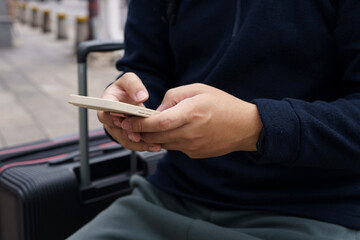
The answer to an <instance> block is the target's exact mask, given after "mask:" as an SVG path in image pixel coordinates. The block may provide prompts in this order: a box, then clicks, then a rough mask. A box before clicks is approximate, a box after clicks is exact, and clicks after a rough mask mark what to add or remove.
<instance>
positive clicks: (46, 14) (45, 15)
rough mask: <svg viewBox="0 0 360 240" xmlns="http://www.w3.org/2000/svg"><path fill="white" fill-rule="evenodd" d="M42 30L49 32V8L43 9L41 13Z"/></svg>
mask: <svg viewBox="0 0 360 240" xmlns="http://www.w3.org/2000/svg"><path fill="white" fill-rule="evenodd" d="M42 18H43V21H42V31H43V33H48V32H51V18H50V10H49V9H45V10H44V11H43V15H42Z"/></svg>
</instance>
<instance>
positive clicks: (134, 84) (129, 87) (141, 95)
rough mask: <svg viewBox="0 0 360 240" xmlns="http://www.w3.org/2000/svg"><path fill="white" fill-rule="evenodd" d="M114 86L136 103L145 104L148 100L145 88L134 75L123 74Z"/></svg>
mask: <svg viewBox="0 0 360 240" xmlns="http://www.w3.org/2000/svg"><path fill="white" fill-rule="evenodd" d="M114 84H115V85H116V86H118V87H120V88H121V89H123V90H124V91H125V92H126V93H127V95H128V96H129V97H130V98H131V99H132V100H133V101H135V102H137V103H142V102H145V101H146V100H147V99H148V98H149V93H148V91H147V90H146V87H145V86H144V84H143V83H142V81H141V79H140V78H139V77H138V76H137V75H136V74H135V73H125V74H124V75H122V76H121V77H120V78H119V79H118V80H116V81H115V83H114Z"/></svg>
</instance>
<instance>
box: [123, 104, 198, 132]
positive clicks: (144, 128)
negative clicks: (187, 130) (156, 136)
mask: <svg viewBox="0 0 360 240" xmlns="http://www.w3.org/2000/svg"><path fill="white" fill-rule="evenodd" d="M191 111H192V106H190V104H186V103H183V102H182V103H179V104H178V105H176V106H175V107H172V108H169V109H167V110H165V111H163V112H161V113H160V114H155V115H153V116H151V117H148V118H139V117H130V118H127V119H125V120H124V121H123V122H122V124H121V126H122V128H123V129H125V130H127V131H132V132H140V133H144V132H164V131H169V130H172V129H176V128H178V127H181V126H183V125H185V124H186V123H188V122H189V116H190V114H189V112H191Z"/></svg>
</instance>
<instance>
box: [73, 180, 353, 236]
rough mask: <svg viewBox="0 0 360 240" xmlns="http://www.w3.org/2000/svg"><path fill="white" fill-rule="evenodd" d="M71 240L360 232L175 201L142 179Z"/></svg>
mask: <svg viewBox="0 0 360 240" xmlns="http://www.w3.org/2000/svg"><path fill="white" fill-rule="evenodd" d="M131 185H132V187H133V188H134V191H133V193H132V194H131V195H129V196H126V197H122V198H120V199H118V200H117V201H115V202H114V203H113V204H112V205H111V206H110V207H109V208H108V209H106V210H105V211H103V212H102V213H100V214H99V215H98V216H97V217H96V218H95V219H94V220H93V221H91V222H90V223H89V224H87V225H86V226H84V227H83V228H82V229H80V230H79V231H78V232H76V233H75V234H74V235H73V236H71V237H70V238H68V240H95V239H96V240H115V239H121V240H123V239H124V240H227V239H240V240H360V231H354V230H351V229H347V228H345V227H342V226H339V225H334V224H330V223H325V222H321V221H316V220H312V219H306V218H299V217H292V216H285V215H279V214H273V213H269V212H262V211H217V210H215V211H214V210H211V209H209V208H206V207H203V206H200V205H198V204H195V203H193V202H191V201H188V200H184V199H181V198H177V197H174V196H172V195H169V194H167V193H165V192H162V191H160V190H158V189H156V188H155V187H153V186H152V185H151V184H150V183H149V182H147V181H146V180H145V179H144V178H142V177H139V176H134V177H132V179H131Z"/></svg>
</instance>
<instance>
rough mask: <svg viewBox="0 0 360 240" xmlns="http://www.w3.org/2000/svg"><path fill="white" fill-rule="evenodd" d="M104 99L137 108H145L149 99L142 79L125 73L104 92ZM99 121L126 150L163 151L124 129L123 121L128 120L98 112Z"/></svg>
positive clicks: (158, 146)
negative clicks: (145, 103)
mask: <svg viewBox="0 0 360 240" xmlns="http://www.w3.org/2000/svg"><path fill="white" fill-rule="evenodd" d="M102 98H104V99H109V100H114V101H120V102H125V103H129V104H133V105H137V106H144V104H143V102H145V101H146V100H147V99H148V98H149V93H148V92H147V90H146V88H145V86H144V84H143V83H142V81H141V79H140V78H139V77H138V76H137V75H136V74H134V73H125V74H124V75H123V76H121V77H120V78H119V79H118V80H116V81H115V82H114V83H113V84H111V85H110V86H109V87H108V88H107V89H106V90H105V92H104V94H103V96H102ZM97 116H98V119H99V121H100V122H101V123H103V125H104V127H105V129H106V131H107V132H108V133H109V134H110V135H111V136H112V137H113V138H114V139H115V140H116V141H118V142H119V143H120V144H121V145H122V146H124V147H125V148H128V149H131V150H136V151H154V150H156V151H157V150H159V149H161V146H160V145H157V144H147V143H144V142H143V141H141V140H140V135H139V134H138V133H133V132H129V131H125V130H123V129H122V127H121V124H122V121H123V120H124V119H125V118H126V117H125V116H124V117H121V116H119V115H117V114H112V113H109V112H104V111H98V112H97Z"/></svg>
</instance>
